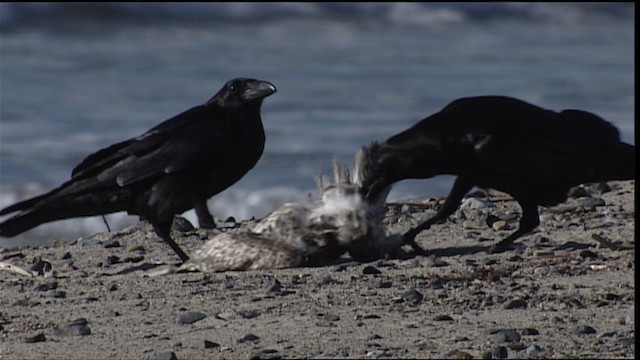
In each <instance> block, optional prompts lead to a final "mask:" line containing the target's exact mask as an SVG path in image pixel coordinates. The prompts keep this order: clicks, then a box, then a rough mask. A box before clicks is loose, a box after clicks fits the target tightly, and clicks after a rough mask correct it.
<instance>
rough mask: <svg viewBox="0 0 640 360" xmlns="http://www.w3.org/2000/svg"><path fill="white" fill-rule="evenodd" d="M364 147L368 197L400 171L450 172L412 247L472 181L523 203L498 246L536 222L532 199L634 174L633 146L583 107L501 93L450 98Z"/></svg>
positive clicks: (544, 201) (545, 200) (410, 238)
mask: <svg viewBox="0 0 640 360" xmlns="http://www.w3.org/2000/svg"><path fill="white" fill-rule="evenodd" d="M363 150H364V152H365V154H366V156H367V157H368V158H369V161H368V164H369V166H368V168H366V169H365V170H364V172H365V173H364V175H363V177H364V181H363V188H362V191H363V195H364V196H366V197H367V198H368V199H373V198H375V197H376V196H378V194H379V193H381V192H383V191H384V190H385V188H386V187H387V186H389V185H390V184H393V183H395V182H397V181H400V180H403V179H426V178H430V177H433V176H436V175H440V174H451V175H457V177H456V180H455V182H454V185H453V188H452V189H451V192H450V193H449V195H448V197H447V199H446V201H445V202H444V204H443V206H442V207H441V208H440V209H439V210H438V212H437V213H436V215H435V216H433V217H432V218H431V219H429V220H427V221H426V222H424V223H423V224H421V225H419V226H417V227H415V228H414V229H411V230H410V231H408V232H407V233H406V234H405V235H404V237H405V241H406V243H408V244H411V245H412V246H413V247H414V248H415V249H416V250H418V251H419V252H424V251H422V250H421V249H420V247H419V246H418V245H417V244H416V243H415V237H416V235H417V234H418V233H420V232H421V231H422V230H425V229H428V228H429V227H430V226H431V225H432V224H434V223H436V222H439V221H443V220H445V219H446V218H447V217H448V216H449V215H451V214H452V213H453V212H455V210H456V209H457V208H458V205H459V204H460V201H461V200H462V198H463V197H464V195H465V194H466V193H467V192H468V191H469V190H471V188H472V187H473V186H478V187H482V188H493V189H496V190H500V191H503V192H506V193H508V194H510V195H511V196H513V198H514V199H515V200H516V201H517V202H518V203H519V204H520V207H521V208H522V217H521V219H520V226H519V228H518V230H517V231H515V232H514V233H513V234H511V235H510V236H508V237H507V238H506V239H504V240H502V241H500V242H499V243H498V244H497V245H495V246H494V247H493V248H492V249H490V250H491V251H492V252H499V251H504V250H507V249H509V248H510V247H511V244H512V243H513V241H514V240H516V239H517V238H518V237H520V236H522V235H524V234H526V233H528V232H530V231H531V230H533V229H535V228H536V227H537V226H538V225H539V223H540V220H539V217H538V205H542V206H552V205H556V204H558V203H561V202H564V201H565V200H566V199H567V192H568V191H569V189H570V188H571V187H573V186H576V185H579V184H583V183H589V182H600V181H606V180H627V179H634V178H635V147H634V146H633V145H629V144H625V143H622V142H620V140H619V134H618V130H617V129H616V128H615V127H614V126H613V125H611V124H610V123H608V122H606V121H605V120H603V119H601V118H600V117H598V116H597V115H594V114H592V113H589V112H586V111H581V110H563V111H561V112H554V111H551V110H546V109H543V108H540V107H538V106H535V105H532V104H529V103H526V102H524V101H521V100H517V99H514V98H509V97H502V96H480V97H468V98H461V99H458V100H455V101H453V102H451V103H450V104H449V105H447V106H445V107H444V108H443V109H442V110H441V111H440V112H437V113H435V114H433V115H431V116H429V117H427V118H425V119H423V120H421V121H420V122H418V123H417V124H415V125H414V126H413V127H411V128H409V129H407V130H405V131H403V132H401V133H399V134H397V135H394V136H392V137H390V138H388V139H386V140H384V141H376V142H373V143H372V144H371V145H370V146H369V147H365V148H363Z"/></svg>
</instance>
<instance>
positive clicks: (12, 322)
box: [0, 181, 635, 359]
mask: <svg viewBox="0 0 640 360" xmlns="http://www.w3.org/2000/svg"><path fill="white" fill-rule="evenodd" d="M609 186H610V187H611V191H606V192H602V189H600V188H598V187H596V186H591V187H587V188H586V194H582V195H587V197H574V198H571V199H569V200H568V201H567V202H566V203H565V204H562V205H558V206H556V207H552V208H541V219H542V224H541V226H540V227H539V228H538V229H537V230H536V231H535V232H533V233H532V234H530V235H528V236H525V237H523V238H521V239H520V240H519V241H518V242H517V243H516V249H514V250H512V251H508V252H505V253H501V254H488V253H487V251H486V250H487V249H488V247H489V246H490V245H491V244H493V243H495V242H496V241H497V240H499V239H502V238H504V237H506V235H507V234H509V232H510V231H513V230H512V229H513V227H514V226H516V225H517V223H511V222H510V219H511V220H513V218H514V215H513V214H518V213H519V211H520V209H519V207H518V206H517V204H516V203H514V202H513V201H509V200H508V199H507V198H506V197H505V196H503V195H502V194H491V196H490V197H489V199H488V200H487V199H474V200H469V201H467V202H466V203H465V206H464V207H463V210H459V211H458V212H457V213H456V214H455V215H453V216H451V217H450V219H449V221H448V222H446V223H443V224H438V225H435V226H433V227H432V228H431V229H429V230H427V231H424V232H423V233H421V234H420V236H419V237H418V238H417V240H418V243H419V244H421V245H422V246H423V247H425V248H426V249H429V250H430V251H431V254H432V256H415V255H412V252H411V249H410V248H409V247H405V249H406V254H405V255H402V256H398V257H397V258H393V259H382V260H377V261H373V262H370V263H358V262H355V261H352V260H350V259H349V258H347V257H343V258H341V259H340V260H339V261H337V262H336V263H335V264H332V265H329V266H323V267H305V268H292V269H281V270H263V271H246V272H224V273H214V274H203V273H197V272H192V273H175V274H168V275H162V276H150V275H153V274H155V273H157V272H158V270H160V269H162V268H163V267H166V266H167V265H171V264H176V263H177V262H178V258H177V257H176V255H175V254H174V253H173V252H172V251H171V249H170V248H169V247H168V246H167V245H166V244H164V243H162V242H161V241H160V240H159V239H158V238H157V237H156V236H155V234H154V233H153V232H152V231H151V229H150V227H149V226H148V225H146V224H140V225H136V226H133V227H131V228H127V229H125V230H123V231H120V232H117V233H101V234H96V235H95V236H94V237H92V238H88V239H80V240H79V241H76V242H74V243H72V244H68V243H65V242H62V241H56V242H55V244H54V245H53V246H48V247H39V248H21V249H12V250H6V249H4V250H0V258H2V260H3V262H2V264H3V266H4V269H3V270H8V268H9V267H10V268H11V269H15V268H14V266H18V267H21V268H25V269H30V268H32V267H33V268H34V269H35V270H38V269H41V270H42V273H43V275H42V276H36V277H29V276H26V275H20V274H18V273H16V272H15V271H0V290H1V291H0V358H1V359H25V358H55V359H98V358H99V359H103V358H104V359H106V358H109V359H125V358H126V359H195V358H227V359H238V358H240V359H241V358H256V359H273V358H634V357H635V284H634V280H635V278H634V271H635V237H634V234H635V233H634V231H635V208H634V206H635V202H634V193H635V182H634V181H626V182H610V183H609ZM577 195H580V194H577ZM577 195H576V196H577ZM489 200H491V201H489ZM439 203H441V199H430V200H428V201H423V202H409V203H405V204H390V205H389V209H388V213H387V216H386V218H385V223H386V225H387V226H388V227H389V229H390V230H391V231H392V232H398V233H402V232H404V231H406V230H408V228H409V226H410V225H411V224H414V223H416V222H418V221H421V220H422V219H424V218H426V217H428V216H430V215H432V214H433V213H434V207H435V206H437V204H439ZM488 214H491V215H494V216H497V217H498V218H499V219H502V220H506V221H505V222H504V223H498V224H495V223H494V224H493V226H495V227H496V228H497V229H501V226H506V228H504V229H502V230H494V229H493V228H492V227H489V226H488V225H487V223H486V221H485V218H486V216H487V215H488ZM246 223H247V222H243V223H240V224H238V225H237V226H244V224H246ZM509 229H511V230H509ZM228 231H231V230H228ZM174 233H175V235H176V236H177V242H178V243H179V244H180V245H181V246H182V247H183V249H184V250H185V251H187V252H189V251H193V250H194V249H195V248H196V247H198V246H200V245H201V244H202V242H203V239H206V238H207V237H209V236H210V234H208V233H207V232H205V231H203V230H195V231H194V230H191V231H187V232H182V233H180V232H178V231H174ZM34 261H35V266H34V265H33V264H34ZM8 265H10V266H8ZM49 266H50V268H49Z"/></svg>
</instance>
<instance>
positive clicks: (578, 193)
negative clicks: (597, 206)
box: [567, 186, 591, 198]
mask: <svg viewBox="0 0 640 360" xmlns="http://www.w3.org/2000/svg"><path fill="white" fill-rule="evenodd" d="M567 196H568V197H570V198H583V197H589V196H591V195H590V194H589V192H588V191H587V190H586V189H585V188H583V187H582V186H574V187H572V188H571V189H569V192H568V193H567Z"/></svg>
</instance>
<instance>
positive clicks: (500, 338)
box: [493, 329, 520, 343]
mask: <svg viewBox="0 0 640 360" xmlns="http://www.w3.org/2000/svg"><path fill="white" fill-rule="evenodd" d="M493 335H494V336H495V340H496V342H498V343H505V342H518V341H520V334H518V332H517V331H516V330H514V329H500V330H497V331H495V332H494V333H493Z"/></svg>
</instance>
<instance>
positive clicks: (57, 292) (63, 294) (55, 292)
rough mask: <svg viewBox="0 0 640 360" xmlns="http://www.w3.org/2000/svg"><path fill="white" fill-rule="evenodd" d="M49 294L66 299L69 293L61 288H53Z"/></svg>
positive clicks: (55, 297)
mask: <svg viewBox="0 0 640 360" xmlns="http://www.w3.org/2000/svg"><path fill="white" fill-rule="evenodd" d="M49 296H51V297H52V298H54V299H64V298H66V297H67V293H66V292H64V291H60V290H52V291H51V292H49Z"/></svg>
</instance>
